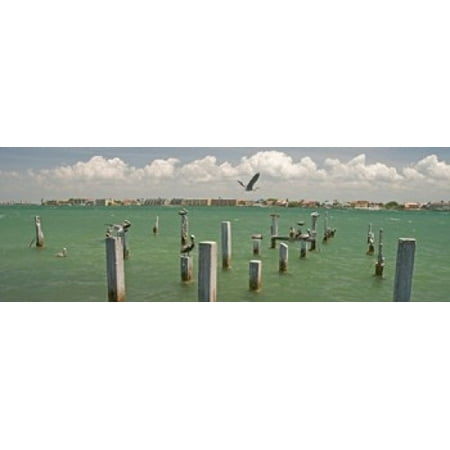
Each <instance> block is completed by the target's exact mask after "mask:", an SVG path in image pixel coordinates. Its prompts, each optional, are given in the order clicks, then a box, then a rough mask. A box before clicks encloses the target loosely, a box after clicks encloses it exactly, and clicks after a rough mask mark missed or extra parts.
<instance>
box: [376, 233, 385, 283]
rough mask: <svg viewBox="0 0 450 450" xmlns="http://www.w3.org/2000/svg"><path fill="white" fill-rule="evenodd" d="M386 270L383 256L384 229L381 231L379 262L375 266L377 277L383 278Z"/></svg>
mask: <svg viewBox="0 0 450 450" xmlns="http://www.w3.org/2000/svg"><path fill="white" fill-rule="evenodd" d="M383 269H384V256H383V229H381V230H380V235H379V238H378V255H377V262H376V264H375V275H376V276H377V277H382V276H383Z"/></svg>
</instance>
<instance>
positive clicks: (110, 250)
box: [105, 236, 125, 302]
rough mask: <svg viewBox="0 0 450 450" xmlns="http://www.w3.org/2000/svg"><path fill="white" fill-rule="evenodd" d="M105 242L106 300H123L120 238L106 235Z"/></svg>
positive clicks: (122, 264) (123, 285)
mask: <svg viewBox="0 0 450 450" xmlns="http://www.w3.org/2000/svg"><path fill="white" fill-rule="evenodd" d="M105 243H106V276H107V282H108V300H109V301H110V302H123V301H125V271H124V263H123V247H122V238H120V237H113V236H111V237H107V238H106V239H105Z"/></svg>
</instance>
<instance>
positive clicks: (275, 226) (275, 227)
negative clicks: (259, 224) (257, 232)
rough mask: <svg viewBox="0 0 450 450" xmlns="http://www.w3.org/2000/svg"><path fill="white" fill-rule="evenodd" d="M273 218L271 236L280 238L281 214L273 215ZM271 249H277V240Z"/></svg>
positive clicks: (272, 243)
mask: <svg viewBox="0 0 450 450" xmlns="http://www.w3.org/2000/svg"><path fill="white" fill-rule="evenodd" d="M270 216H271V217H272V224H271V225H270V236H271V237H273V236H278V218H279V217H280V215H279V214H271V215H270ZM270 244H271V245H270V248H276V246H277V242H276V240H274V239H272V240H271V243H270Z"/></svg>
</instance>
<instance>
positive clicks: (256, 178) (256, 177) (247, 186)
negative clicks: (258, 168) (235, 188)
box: [237, 172, 259, 191]
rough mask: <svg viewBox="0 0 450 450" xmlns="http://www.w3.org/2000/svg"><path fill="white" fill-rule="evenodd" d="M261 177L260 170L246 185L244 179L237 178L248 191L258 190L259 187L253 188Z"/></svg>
mask: <svg viewBox="0 0 450 450" xmlns="http://www.w3.org/2000/svg"><path fill="white" fill-rule="evenodd" d="M258 178H259V172H258V173H255V175H253V178H252V179H251V180H250V181H249V182H248V184H247V185H245V184H244V183H243V182H242V181H240V180H237V182H238V183H239V184H240V185H241V186H242V187H243V188H244V189H245V190H246V191H256V189H257V188H255V189H253V186H254V185H255V183H256V182H257V181H258Z"/></svg>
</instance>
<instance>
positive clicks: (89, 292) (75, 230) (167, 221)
mask: <svg viewBox="0 0 450 450" xmlns="http://www.w3.org/2000/svg"><path fill="white" fill-rule="evenodd" d="M178 210H179V208H176V207H113V208H111V207H110V208H107V207H105V208H101V207H96V208H89V207H87V208H84V207H41V206H2V207H0V236H1V243H0V299H1V300H2V301H106V298H107V291H106V262H105V243H104V232H105V230H106V226H105V224H106V223H120V222H122V221H123V220H124V219H129V220H130V221H131V222H132V227H131V229H130V231H129V233H128V239H129V245H130V258H129V260H127V261H126V263H125V277H126V296H127V300H128V301H197V268H198V252H197V249H196V250H194V252H193V253H192V254H193V256H194V281H193V282H192V283H190V284H187V285H186V284H183V283H182V282H181V281H180V269H179V248H180V216H179V215H178ZM188 210H189V224H190V232H191V233H193V234H195V235H196V238H197V242H199V241H203V240H212V241H217V243H218V259H219V263H220V223H221V222H222V221H224V220H229V221H230V222H231V227H232V252H233V253H232V269H231V270H228V271H223V270H222V269H221V265H220V264H219V266H218V271H217V277H218V285H217V292H218V294H217V296H218V301H392V294H393V282H394V274H395V258H396V252H397V240H398V238H399V237H413V238H416V240H417V247H416V258H415V267H414V281H413V291H412V300H413V301H446V300H447V299H448V298H449V291H450V281H449V279H450V277H449V272H450V267H449V266H450V256H449V244H448V235H449V231H450V227H449V225H450V214H449V213H448V212H422V211H410V212H409V211H363V210H328V214H329V218H330V226H332V227H334V228H336V229H337V233H336V236H335V237H334V238H333V239H331V240H330V241H329V243H327V244H323V243H322V242H321V239H320V240H319V242H320V243H319V244H318V249H317V250H316V251H315V252H308V255H307V257H306V258H302V259H300V258H299V243H288V244H289V266H288V272H287V273H286V274H279V272H278V250H273V249H270V248H269V247H270V239H268V236H269V230H270V224H271V217H270V214H272V213H278V214H280V218H279V234H280V235H281V234H287V233H288V230H289V227H291V226H295V224H296V223H297V222H298V221H300V220H304V221H305V227H304V228H306V227H310V226H311V219H310V213H311V212H312V210H307V209H299V208H256V207H250V208H233V207H221V208H214V207H197V208H194V207H192V208H188ZM318 211H319V213H320V214H321V216H320V217H319V220H318V225H317V229H318V232H319V237H322V234H323V225H324V222H323V219H324V213H325V211H324V210H320V209H319V210H318ZM35 215H39V216H41V221H42V226H43V231H44V234H45V248H43V249H37V248H36V247H34V246H33V247H31V248H30V247H29V244H30V242H31V240H32V239H33V237H34V216H35ZM157 215H158V216H159V220H160V234H159V235H157V236H154V235H153V233H152V227H153V224H154V221H155V218H156V216H157ZM369 223H372V224H373V227H374V231H375V234H376V237H377V238H378V229H379V228H380V227H381V228H383V229H384V255H385V269H384V277H383V278H382V279H381V278H378V277H375V276H374V271H375V261H376V257H375V256H367V255H366V251H367V248H368V246H367V231H368V224H369ZM254 233H262V234H263V235H264V238H265V239H263V243H262V254H261V257H260V259H261V261H262V271H263V286H262V290H261V291H260V292H258V293H254V292H250V291H249V289H248V262H249V260H251V259H253V254H252V240H251V235H252V234H254ZM63 247H66V248H67V250H68V257H67V258H57V257H55V254H56V253H57V252H58V251H60V250H61V249H62V248H63Z"/></svg>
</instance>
